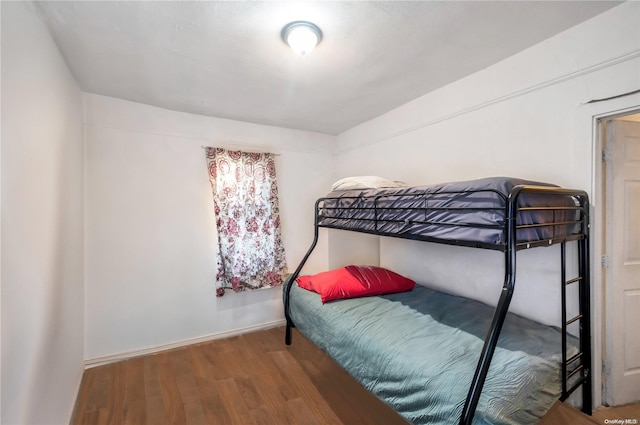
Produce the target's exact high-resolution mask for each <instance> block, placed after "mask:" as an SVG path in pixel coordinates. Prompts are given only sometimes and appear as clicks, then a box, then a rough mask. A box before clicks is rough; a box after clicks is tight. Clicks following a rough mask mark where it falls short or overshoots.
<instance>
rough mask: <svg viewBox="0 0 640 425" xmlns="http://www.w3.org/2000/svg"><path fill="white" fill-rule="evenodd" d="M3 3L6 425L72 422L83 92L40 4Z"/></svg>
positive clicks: (79, 308) (78, 331)
mask: <svg viewBox="0 0 640 425" xmlns="http://www.w3.org/2000/svg"><path fill="white" fill-rule="evenodd" d="M1 7H2V239H1V241H2V243H1V245H2V417H1V418H0V421H1V422H2V423H3V424H7V425H8V424H18V425H27V424H54V425H55V424H65V423H69V419H70V417H71V412H72V409H73V405H74V403H75V397H76V394H77V390H78V386H79V383H80V378H81V376H82V370H83V248H82V243H83V241H82V238H83V189H82V186H83V181H82V178H83V144H82V101H81V94H80V91H79V89H78V87H77V86H76V84H75V82H74V80H73V77H72V76H71V74H70V72H69V70H68V69H67V66H66V65H65V63H64V61H63V59H62V57H61V55H60V54H59V52H58V49H57V47H56V46H55V44H54V42H53V40H52V39H51V37H50V36H49V33H48V32H47V30H46V28H45V27H44V25H43V23H42V22H41V21H40V20H39V18H38V16H37V15H36V13H35V11H34V9H33V6H32V5H31V4H29V3H20V2H2V5H1Z"/></svg>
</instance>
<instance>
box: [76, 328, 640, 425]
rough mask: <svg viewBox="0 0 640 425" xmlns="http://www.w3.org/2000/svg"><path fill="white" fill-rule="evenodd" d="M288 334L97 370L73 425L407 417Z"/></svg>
mask: <svg viewBox="0 0 640 425" xmlns="http://www.w3.org/2000/svg"><path fill="white" fill-rule="evenodd" d="M283 335H284V329H283V328H275V329H271V330H266V331H261V332H256V333H250V334H245V335H241V336H237V337H233V338H227V339H220V340H215V341H210V342H206V343H201V344H196V345H191V346H188V347H183V348H179V349H175V350H171V351H165V352H161V353H157V354H153V355H148V356H144V357H137V358H133V359H130V360H126V361H122V362H118V363H112V364H108V365H104V366H99V367H95V368H91V369H87V370H86V371H85V373H84V375H83V378H82V383H81V387H80V392H79V394H78V399H77V403H76V409H75V414H74V418H73V420H72V425H122V424H131V425H145V424H147V425H204V424H207V425H213V424H215V425H217V424H221V425H226V424H228V425H270V424H274V425H285V424H292V425H303V424H304V425H306V424H309V425H406V424H407V422H406V421H404V419H402V418H401V417H400V416H399V415H397V414H396V413H395V412H394V411H393V410H391V409H390V408H389V407H388V406H387V405H385V404H384V403H382V402H381V401H380V400H378V399H377V398H376V397H374V396H373V395H371V394H370V393H369V392H367V391H366V390H365V389H364V388H362V387H361V386H360V385H359V384H358V383H357V382H356V381H355V380H353V378H351V377H350V376H349V375H348V374H347V373H346V372H344V371H343V370H342V369H341V368H340V367H338V366H337V365H336V364H335V363H334V362H333V361H332V360H331V359H330V358H329V357H327V356H326V355H325V354H324V353H323V352H322V351H321V350H319V349H318V348H316V347H315V346H314V345H313V344H311V343H310V342H309V341H308V340H307V339H306V338H304V337H303V336H302V335H301V334H300V333H298V332H297V331H296V330H295V329H294V335H293V341H294V342H293V344H292V345H291V346H289V347H287V346H285V345H284V342H283ZM634 408H635V409H636V410H634ZM638 409H640V408H639V407H638V405H635V406H631V407H629V409H628V410H625V411H618V410H606V411H604V412H602V415H600V416H598V414H599V413H601V412H600V411H599V412H596V414H594V416H593V418H589V417H587V416H585V415H582V414H581V413H580V412H578V411H576V410H575V409H573V408H571V407H570V406H567V405H565V404H562V403H558V404H557V405H556V406H554V408H553V409H552V410H551V411H550V412H549V414H548V415H547V416H545V418H544V419H543V421H542V422H540V425H565V424H566V425H581V424H585V425H593V424H594V423H596V424H604V423H605V422H604V420H605V419H617V418H622V419H638V418H639V417H640V411H638ZM451 423H452V424H453V423H456V420H455V419H452V422H451ZM638 423H639V425H640V421H638Z"/></svg>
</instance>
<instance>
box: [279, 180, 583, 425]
mask: <svg viewBox="0 0 640 425" xmlns="http://www.w3.org/2000/svg"><path fill="white" fill-rule="evenodd" d="M481 192H485V193H486V192H491V195H492V196H497V197H498V198H500V199H502V205H501V206H500V207H499V208H500V209H501V210H502V211H501V213H503V214H504V216H503V217H504V219H503V220H502V223H499V224H498V226H499V227H500V231H501V232H502V234H503V238H502V239H499V240H497V241H495V242H486V241H477V240H465V239H457V238H453V239H448V238H443V237H438V236H433V235H429V234H419V233H417V232H415V231H411V230H407V231H405V230H402V231H397V232H396V231H389V230H388V229H389V227H388V223H385V222H388V221H390V220H389V219H387V218H379V217H383V216H384V214H381V211H384V210H385V209H387V210H392V212H393V215H395V216H398V217H402V216H405V214H403V210H404V209H405V208H407V209H410V210H411V211H412V212H415V210H416V209H417V210H421V211H422V212H424V217H425V220H424V221H423V222H421V223H420V222H419V220H407V219H406V218H405V219H400V220H391V221H399V222H401V224H403V225H402V226H400V227H399V228H401V229H406V228H407V227H408V226H406V225H407V224H411V223H410V222H416V221H418V222H419V223H418V224H422V225H432V224H436V225H438V226H445V227H447V226H454V227H455V226H460V227H477V228H487V227H490V228H495V227H496V225H487V224H473V223H466V222H465V221H464V220H462V221H460V222H457V223H455V222H454V223H451V222H446V221H437V222H435V221H429V219H428V214H427V212H428V211H430V210H438V211H442V210H448V209H450V210H455V213H460V212H462V213H463V214H473V213H474V212H477V211H480V210H496V208H495V207H477V206H469V207H465V206H462V207H460V206H447V205H446V204H445V205H444V206H443V204H441V203H440V204H438V203H436V206H431V207H430V206H429V202H428V198H429V197H431V196H432V195H433V194H431V193H426V192H425V193H423V194H422V196H423V197H424V203H423V204H421V205H420V206H417V204H416V202H412V203H411V206H409V207H402V206H398V205H396V203H392V204H391V206H385V205H389V204H388V203H387V204H385V202H384V198H385V196H392V197H393V200H397V199H399V198H402V197H403V196H408V197H412V198H413V199H416V196H418V197H419V196H420V195H416V194H407V195H403V194H397V193H394V194H392V195H384V194H381V195H376V196H375V198H374V199H373V202H372V203H371V204H367V206H364V207H362V208H365V209H370V210H373V219H371V218H363V217H358V216H356V215H353V214H351V215H345V214H340V215H339V218H340V220H338V221H336V220H332V219H331V218H335V217H336V215H335V214H336V211H339V210H340V209H341V208H343V207H341V206H340V203H339V202H337V201H339V200H340V199H344V198H345V197H340V198H334V197H324V198H320V199H318V200H317V201H316V203H315V225H314V236H313V241H312V243H311V247H310V248H309V250H308V251H307V252H306V254H305V255H304V257H303V258H302V260H301V261H300V264H299V265H298V267H297V268H296V269H295V271H294V272H293V273H292V274H291V275H290V276H289V277H288V279H287V281H286V282H285V286H284V293H283V297H284V300H283V301H284V312H285V319H286V330H285V343H286V344H287V345H290V344H291V328H292V327H295V324H294V322H293V320H292V319H291V316H290V314H289V311H290V310H289V302H290V297H289V295H290V292H291V286H292V285H293V283H294V282H295V280H296V279H297V277H298V276H299V274H300V272H301V270H302V268H303V266H304V264H305V263H306V262H307V260H308V258H309V256H310V255H311V253H312V252H313V250H314V248H315V247H316V244H317V242H318V235H319V228H320V227H326V228H335V229H343V230H351V231H356V232H362V233H369V234H375V235H381V236H390V237H399V238H405V239H414V240H422V241H427V242H435V243H444V244H451V245H462V246H469V247H477V248H485V249H494V250H500V251H502V252H503V253H504V256H505V270H504V272H505V276H504V283H503V287H502V291H501V294H500V298H499V300H498V303H497V305H496V308H495V312H494V315H493V319H492V322H491V326H490V328H489V330H488V332H487V335H486V338H485V342H484V346H483V349H482V351H481V353H480V358H479V360H478V365H477V367H476V370H475V374H474V377H473V379H472V381H471V383H470V386H469V392H468V395H467V398H466V400H465V404H464V407H463V410H462V414H461V417H460V422H459V423H460V424H463V425H471V423H472V420H473V416H474V413H475V410H476V407H477V405H478V401H479V399H480V394H481V393H482V388H483V385H484V382H485V379H486V377H487V373H488V371H489V366H490V365H491V359H492V357H493V353H494V351H495V348H496V346H497V343H498V338H499V336H500V331H501V329H502V326H503V324H504V320H505V318H506V315H507V312H508V310H509V305H510V302H511V298H512V296H513V291H514V287H515V277H516V254H517V252H518V251H519V250H522V249H528V248H533V247H539V246H549V245H553V244H560V245H561V285H562V291H561V296H562V300H561V305H562V363H561V374H562V375H561V376H562V393H561V397H560V399H561V400H562V401H564V400H566V399H567V398H568V397H569V396H570V395H571V394H572V393H573V392H574V391H575V390H576V389H578V388H579V387H582V411H583V412H585V413H587V414H589V415H590V414H591V411H592V374H591V316H590V311H591V307H590V274H589V272H590V265H589V197H588V195H587V193H586V192H584V191H581V190H570V189H562V188H558V187H554V186H533V185H516V186H514V187H513V188H512V189H511V190H510V191H509V193H508V194H503V193H501V192H500V191H496V190H492V189H479V190H477V191H474V190H464V191H457V192H442V191H440V192H438V195H454V196H455V195H462V196H466V195H469V194H477V193H481ZM525 196H529V197H532V198H536V196H538V197H541V198H542V199H545V200H547V201H548V200H553V199H558V200H562V201H561V202H558V203H553V202H552V203H551V204H549V203H548V202H542V204H541V205H536V203H535V202H522V199H523V198H524V197H525ZM567 200H570V202H567ZM357 201H358V202H360V201H361V199H358V200H357ZM326 204H329V205H332V206H330V207H328V208H327V206H326ZM348 212H349V210H348V209H345V210H344V211H343V213H348ZM536 212H541V213H543V214H551V216H552V219H550V220H546V221H544V220H543V221H542V222H531V220H528V219H524V220H523V214H527V213H536ZM327 218H329V219H327ZM519 218H520V221H521V222H520V223H519V222H518V219H519ZM354 220H355V221H356V222H357V221H360V222H361V221H362V220H364V221H372V224H371V225H368V226H350V225H349V223H350V222H353V221H354ZM534 221H535V220H534ZM385 224H387V226H385ZM530 229H547V230H550V231H547V232H544V235H543V236H544V237H543V238H540V239H535V238H531V237H528V238H527V237H523V236H522V235H523V233H522V232H523V231H527V230H530ZM570 241H576V242H577V244H578V250H577V252H578V255H577V261H578V276H577V277H575V278H571V279H569V280H567V277H566V266H567V260H566V243H567V242H570ZM572 284H577V285H578V288H579V289H578V297H579V313H578V315H576V316H575V317H572V318H570V319H567V317H566V315H567V299H566V298H567V297H566V288H567V287H568V286H569V285H572ZM575 322H578V324H579V351H578V353H577V354H574V355H572V356H571V358H567V332H568V329H567V328H568V326H569V325H570V324H572V323H575Z"/></svg>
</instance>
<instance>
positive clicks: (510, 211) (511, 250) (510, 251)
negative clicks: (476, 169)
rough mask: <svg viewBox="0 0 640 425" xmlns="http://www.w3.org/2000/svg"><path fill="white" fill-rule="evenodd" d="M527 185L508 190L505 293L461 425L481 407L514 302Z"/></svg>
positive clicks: (495, 314)
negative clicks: (521, 199) (520, 212)
mask: <svg viewBox="0 0 640 425" xmlns="http://www.w3.org/2000/svg"><path fill="white" fill-rule="evenodd" d="M523 188H524V186H514V188H513V189H512V190H511V192H510V193H509V197H508V198H507V201H506V202H507V205H506V213H507V214H506V217H505V230H506V235H507V242H506V249H505V276H504V284H503V286H502V292H501V294H500V300H499V301H498V305H497V306H496V309H495V313H494V314H493V320H492V321H491V327H490V328H489V332H488V334H487V337H486V338H485V340H484V346H483V347H482V353H481V354H480V360H478V366H477V367H476V372H475V374H474V375H473V380H472V381H471V386H470V387H469V393H468V394H467V399H466V400H465V403H464V407H463V408H462V415H460V424H461V425H471V422H472V421H473V415H474V413H475V411H476V407H478V401H479V400H480V394H481V393H482V387H483V386H484V381H485V379H486V378H487V373H488V372H489V366H490V365H491V359H492V358H493V353H494V351H495V349H496V345H497V344H498V338H499V337H500V331H501V330H502V325H503V324H504V319H505V318H506V316H507V312H508V311H509V304H511V297H512V296H513V288H514V286H515V280H516V214H517V200H518V196H519V194H520V192H521V191H522V189H523Z"/></svg>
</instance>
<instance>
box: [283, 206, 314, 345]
mask: <svg viewBox="0 0 640 425" xmlns="http://www.w3.org/2000/svg"><path fill="white" fill-rule="evenodd" d="M321 201H322V198H320V199H318V200H317V201H316V203H315V206H314V209H315V218H314V225H313V242H311V246H310V247H309V250H308V251H307V253H306V254H305V255H304V257H302V261H300V264H298V267H296V270H295V271H294V272H293V273H292V274H290V275H289V277H288V278H287V280H286V282H285V283H284V285H285V287H284V293H283V296H284V317H285V319H286V321H287V324H286V329H285V336H284V343H285V344H286V345H291V328H294V327H295V324H294V323H293V320H291V316H290V315H289V297H290V294H291V285H293V282H295V280H296V279H297V278H298V275H299V274H300V271H301V270H302V267H304V264H305V263H306V262H307V259H308V258H309V256H310V255H311V253H312V252H313V250H314V248H315V247H316V244H317V243H318V214H319V212H318V206H319V204H320V202H321Z"/></svg>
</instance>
